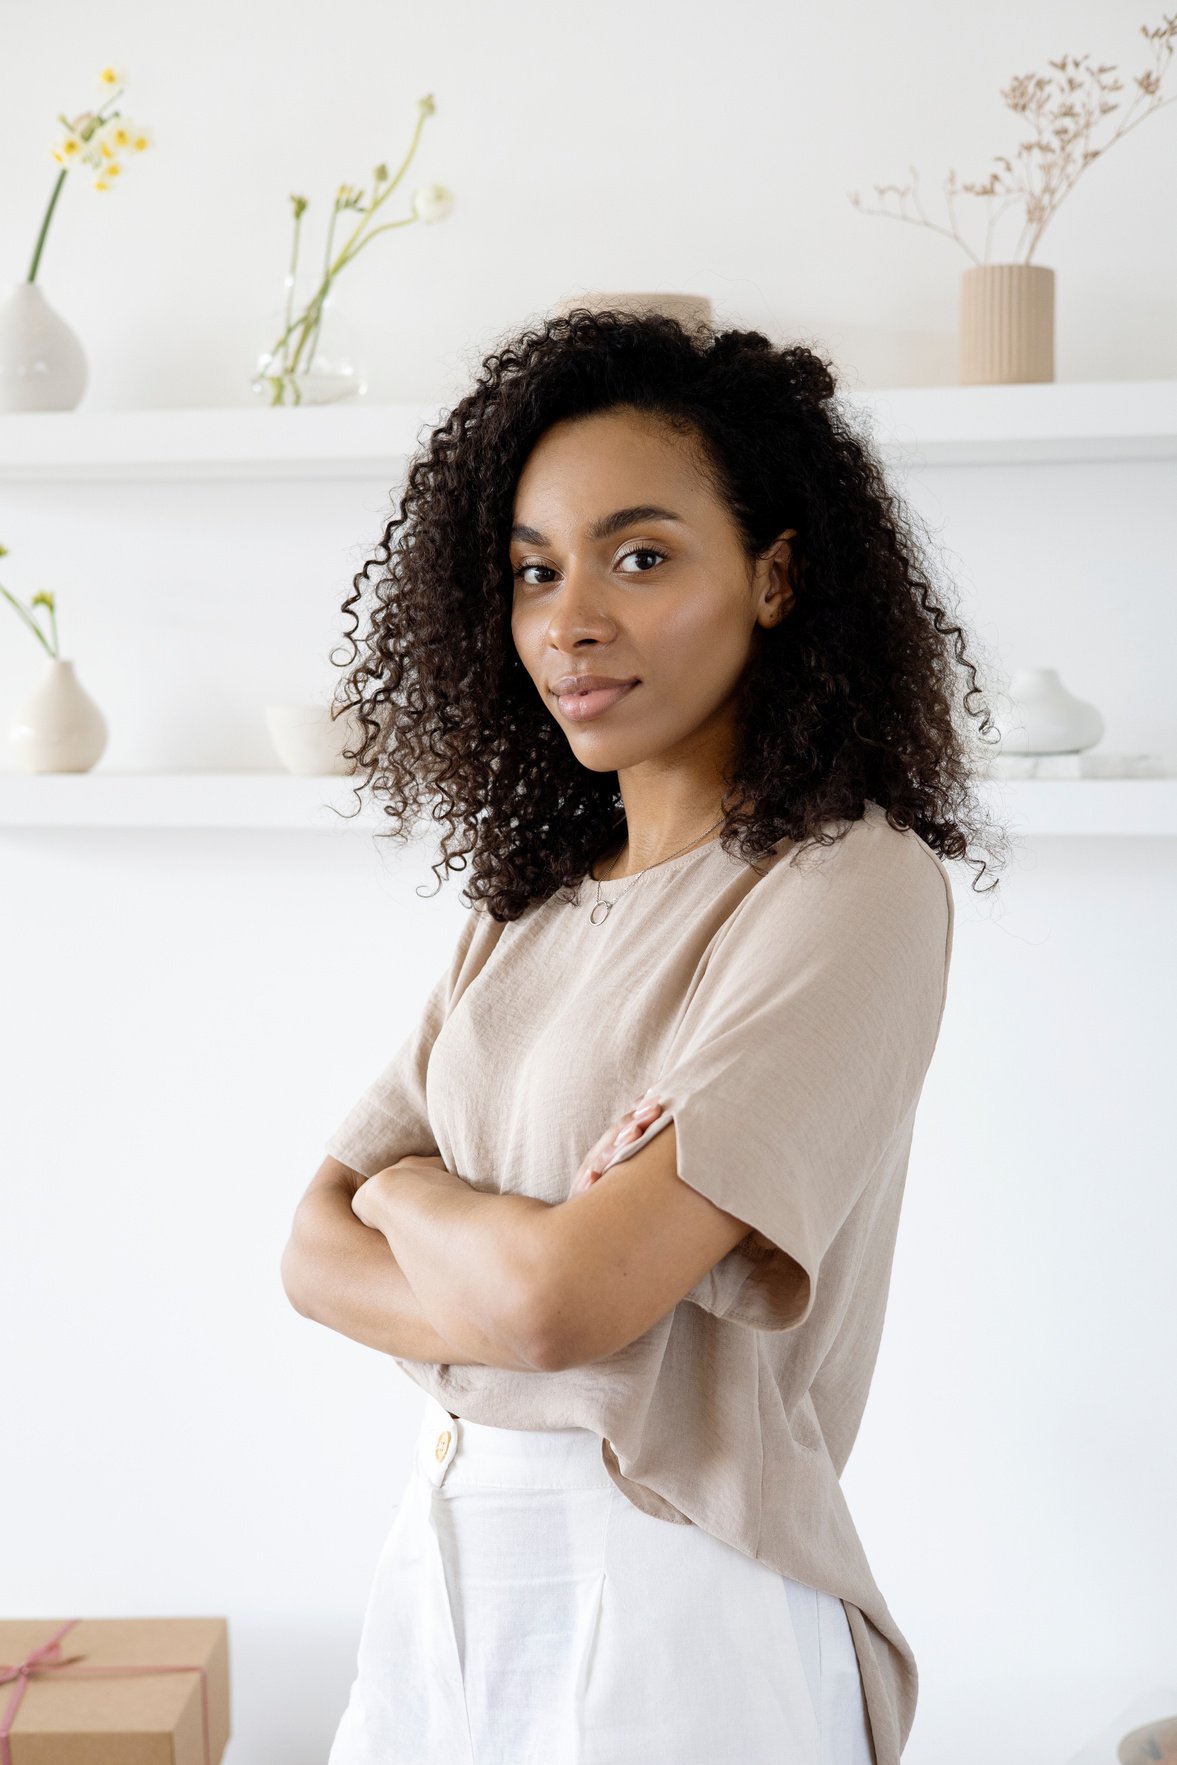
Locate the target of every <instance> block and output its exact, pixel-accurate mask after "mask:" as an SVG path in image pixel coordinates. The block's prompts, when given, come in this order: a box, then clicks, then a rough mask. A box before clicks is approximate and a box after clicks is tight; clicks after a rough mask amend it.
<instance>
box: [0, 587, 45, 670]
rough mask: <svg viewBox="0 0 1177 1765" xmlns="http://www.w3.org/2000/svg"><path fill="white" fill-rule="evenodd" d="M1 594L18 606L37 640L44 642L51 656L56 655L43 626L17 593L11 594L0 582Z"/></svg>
mask: <svg viewBox="0 0 1177 1765" xmlns="http://www.w3.org/2000/svg"><path fill="white" fill-rule="evenodd" d="M0 594H2V595H3V596H4V598H5V599H6V600H9V601H11V602H12V604H13V606H14V607H15V608H16V610H17V612H18V613H19V614H20V616H21V618H22V619H23V620H24V622H25V624H26V625H27V626H28V627H29V629H30V631H31V632H32V633H33V635H34V636H35V637H36V639H37V641H38V642H39V643H41V644H44V646H45V648H46V650H48V651H49V654H50V655H51V656H52V655H54V654H55V653H56V652H55V651H54V650H51V649H49V644H48V641H47V639H46V637H45V633H44V632H43V631H42V630H41V627H40V626H39V625H38V624H37V621H36V620H35V619H34V618H33V615H32V614H31V613H30V612H29V610H28V608H27V607H22V605H21V603H20V602H19V601H18V600H17V598H16V596H15V595H12V594H9V592H8V590H7V589H6V588H5V586H4V584H3V583H2V582H0ZM54 641H55V642H56V632H55V633H54Z"/></svg>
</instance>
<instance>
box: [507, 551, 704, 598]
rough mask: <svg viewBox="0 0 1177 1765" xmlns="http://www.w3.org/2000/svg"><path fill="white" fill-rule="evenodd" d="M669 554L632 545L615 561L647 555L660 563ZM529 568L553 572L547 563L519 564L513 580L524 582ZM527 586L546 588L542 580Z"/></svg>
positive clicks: (631, 572) (638, 572)
mask: <svg viewBox="0 0 1177 1765" xmlns="http://www.w3.org/2000/svg"><path fill="white" fill-rule="evenodd" d="M669 555H670V554H669V553H668V552H664V551H663V550H662V549H661V547H660V546H656V545H634V546H631V547H630V548H629V550H628V551H627V552H622V553H621V554H620V555H619V557H618V559H617V562H618V563H619V564H620V563H621V561H622V559H624V558H644V557H649V558H657V559H658V560H659V561H660V562H661V563H665V562H666V559H667V558H668V557H669ZM529 570H546V571H547V573H548V575H549V576H552V575H554V574H555V572H554V571H553V570H552V568H551V566H550V565H548V564H520V565H518V566H517V567H516V569H515V570H513V571H512V575H513V577H514V579H515V581H516V582H526V579H527V572H528V571H529ZM623 574H624V575H626V576H648V575H649V574H650V572H649V570H626V571H624V572H623ZM527 586H528V587H529V588H546V587H547V584H546V583H544V582H530V583H527Z"/></svg>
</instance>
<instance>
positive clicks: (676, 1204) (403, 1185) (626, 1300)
mask: <svg viewBox="0 0 1177 1765" xmlns="http://www.w3.org/2000/svg"><path fill="white" fill-rule="evenodd" d="M655 1113H657V1111H656V1110H655ZM632 1115H633V1112H632V1111H631V1112H628V1115H627V1116H626V1117H622V1122H621V1132H623V1133H626V1132H628V1137H631V1138H632V1137H634V1126H633V1124H632V1121H630V1118H631V1117H632ZM627 1123H628V1124H629V1126H628V1129H627V1126H626V1124H627ZM637 1131H638V1132H640V1131H641V1130H640V1127H639V1128H638V1129H637ZM616 1132H617V1128H616V1127H615V1128H613V1129H610V1130H609V1131H608V1133H607V1134H605V1135H603V1136H602V1138H601V1140H600V1141H598V1142H597V1145H596V1147H594V1148H593V1150H592V1152H590V1154H589V1155H588V1157H587V1158H586V1160H585V1163H584V1164H582V1166H581V1170H580V1172H578V1174H577V1180H576V1184H575V1186H574V1188H573V1191H572V1193H571V1194H570V1195H569V1197H568V1199H567V1200H565V1201H562V1202H560V1203H558V1204H556V1205H555V1206H552V1205H550V1204H548V1203H546V1202H542V1201H536V1200H534V1199H532V1198H531V1197H528V1196H523V1195H498V1194H493V1193H487V1192H485V1191H482V1190H477V1189H474V1188H472V1187H471V1186H470V1185H469V1184H468V1183H466V1182H465V1180H464V1179H463V1178H462V1177H460V1176H456V1175H454V1174H453V1173H451V1172H449V1171H447V1170H445V1168H444V1166H443V1164H442V1161H441V1160H440V1159H437V1158H416V1157H413V1158H406V1159H402V1160H400V1161H399V1162H398V1163H397V1164H395V1165H390V1166H389V1167H388V1168H387V1169H386V1170H383V1171H379V1172H377V1173H376V1175H375V1176H373V1177H371V1178H368V1179H367V1180H366V1181H365V1180H364V1179H362V1178H361V1177H360V1175H359V1173H358V1172H353V1171H351V1170H350V1169H349V1168H348V1167H347V1166H346V1165H342V1164H339V1163H338V1162H337V1161H336V1160H334V1159H328V1160H326V1161H325V1163H324V1166H323V1167H322V1168H321V1169H320V1171H319V1172H318V1173H317V1175H316V1177H315V1178H314V1179H313V1181H312V1183H311V1185H310V1188H309V1189H308V1190H307V1192H306V1194H305V1195H304V1196H303V1198H302V1201H301V1202H300V1203H299V1207H298V1210H297V1211H296V1214H295V1219H294V1225H293V1227H292V1230H291V1236H290V1241H289V1243H288V1245H287V1247H286V1251H285V1254H284V1256H283V1261H282V1278H283V1283H284V1285H285V1288H286V1292H287V1294H288V1296H289V1298H290V1300H291V1303H292V1304H293V1305H294V1306H295V1309H296V1310H298V1311H299V1312H301V1313H302V1314H303V1315H304V1316H307V1317H312V1318H314V1319H316V1321H318V1322H320V1323H323V1324H326V1325H327V1326H328V1327H329V1328H331V1329H336V1330H339V1331H341V1332H342V1334H344V1335H347V1336H350V1337H352V1338H353V1339H354V1340H356V1341H361V1342H366V1343H368V1344H369V1345H370V1346H372V1347H376V1348H381V1349H383V1350H384V1352H385V1353H388V1354H393V1355H396V1356H398V1357H399V1358H401V1359H405V1360H422V1361H434V1362H441V1363H448V1364H450V1365H466V1366H469V1365H481V1366H498V1367H510V1368H514V1369H518V1370H522V1371H527V1372H538V1371H544V1372H548V1371H558V1370H560V1369H561V1368H565V1367H571V1366H580V1365H583V1364H585V1363H586V1362H588V1361H593V1360H598V1359H600V1358H602V1357H603V1356H605V1355H608V1354H612V1353H614V1352H616V1351H617V1350H618V1349H620V1348H623V1347H625V1346H626V1344H627V1343H630V1342H632V1341H634V1340H635V1339H636V1338H637V1337H639V1336H641V1335H644V1333H645V1332H646V1331H647V1330H648V1329H650V1327H651V1326H652V1325H653V1324H655V1323H656V1322H657V1321H658V1319H659V1318H661V1317H664V1316H665V1314H666V1313H667V1312H668V1311H670V1310H672V1309H673V1307H674V1306H675V1305H677V1303H678V1301H679V1300H680V1299H681V1298H682V1297H683V1296H684V1294H686V1293H689V1292H690V1290H691V1288H692V1287H694V1285H695V1284H696V1282H697V1281H698V1280H699V1279H700V1278H701V1277H702V1276H703V1275H704V1274H705V1273H706V1271H707V1270H708V1269H709V1268H711V1267H712V1266H713V1265H714V1264H715V1263H716V1262H718V1261H719V1260H720V1258H721V1257H723V1256H725V1255H726V1254H727V1252H728V1251H729V1250H730V1249H731V1248H732V1247H733V1245H735V1244H737V1243H739V1241H740V1239H741V1238H743V1237H744V1236H745V1235H746V1233H747V1232H748V1229H749V1228H748V1226H747V1224H746V1223H745V1222H744V1221H742V1220H738V1219H737V1218H736V1217H735V1215H734V1214H729V1213H725V1212H724V1211H723V1210H722V1209H721V1208H718V1207H716V1206H715V1205H714V1204H713V1203H712V1202H710V1201H708V1200H707V1198H706V1197H705V1196H703V1195H700V1194H699V1193H698V1191H697V1190H695V1189H692V1188H691V1186H690V1185H689V1184H688V1183H684V1182H683V1181H682V1179H681V1178H680V1177H679V1175H678V1172H677V1169H676V1141H675V1132H674V1123H673V1122H670V1123H669V1124H668V1126H667V1127H666V1128H665V1129H664V1130H663V1131H662V1132H660V1133H658V1134H657V1135H655V1137H654V1138H653V1139H652V1140H650V1141H649V1143H648V1144H647V1145H646V1146H644V1147H643V1148H642V1150H641V1151H640V1152H638V1153H635V1154H634V1156H633V1157H632V1158H629V1159H627V1160H625V1161H624V1162H623V1163H621V1164H619V1165H616V1166H614V1167H613V1169H611V1170H609V1171H606V1172H604V1174H603V1175H599V1176H598V1173H597V1172H596V1170H595V1167H594V1162H593V1161H594V1159H595V1160H596V1162H597V1163H601V1162H604V1160H603V1158H602V1156H601V1153H602V1149H603V1148H605V1147H607V1146H611V1145H616V1144H617V1143H618V1142H617V1140H616V1138H615V1134H616ZM594 1178H595V1179H596V1180H594Z"/></svg>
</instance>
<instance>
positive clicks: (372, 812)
mask: <svg viewBox="0 0 1177 1765" xmlns="http://www.w3.org/2000/svg"><path fill="white" fill-rule="evenodd" d="M983 788H984V791H985V794H986V797H987V799H988V808H989V812H990V813H992V814H994V815H995V816H996V817H998V818H999V819H1000V820H1001V821H1002V822H1003V823H1004V824H1006V825H1007V826H1008V827H1009V829H1010V833H1011V836H1012V837H1014V838H1016V837H1018V836H1021V835H1032V834H1047V835H1051V834H1053V835H1060V834H1061V835H1077V836H1087V835H1092V834H1095V835H1137V836H1139V835H1166V834H1167V835H1169V836H1173V835H1177V777H1161V778H1098V779H1094V778H1084V779H1049V780H1047V779H1000V780H995V779H990V780H987V781H986V782H985V784H984V787H983ZM389 825H390V823H389V819H388V817H387V816H386V815H385V814H384V813H383V812H382V810H381V809H380V808H378V807H376V808H374V807H373V805H372V802H371V800H370V799H369V798H368V797H366V796H364V794H363V793H362V792H361V795H360V808H359V813H358V814H357V813H356V797H355V794H354V791H353V785H352V781H351V780H350V779H349V778H347V777H345V776H343V775H339V776H335V777H332V776H327V775H325V776H323V777H313V778H300V777H296V776H295V775H293V774H292V773H288V772H205V773H201V772H172V773H163V772H115V771H113V770H111V771H107V770H105V769H104V768H102V767H99V768H97V769H96V770H95V771H93V772H47V773H24V772H0V829H5V828H8V829H13V828H140V829H145V830H149V831H152V832H159V831H163V830H165V829H168V828H246V829H253V830H255V831H262V830H265V829H273V830H284V831H287V832H291V831H295V832H297V831H300V830H302V831H306V832H314V831H317V830H322V831H326V830H328V829H332V828H335V829H338V830H340V831H341V832H347V831H354V832H363V833H375V832H377V831H379V830H381V829H386V828H387V827H388V826H389Z"/></svg>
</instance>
